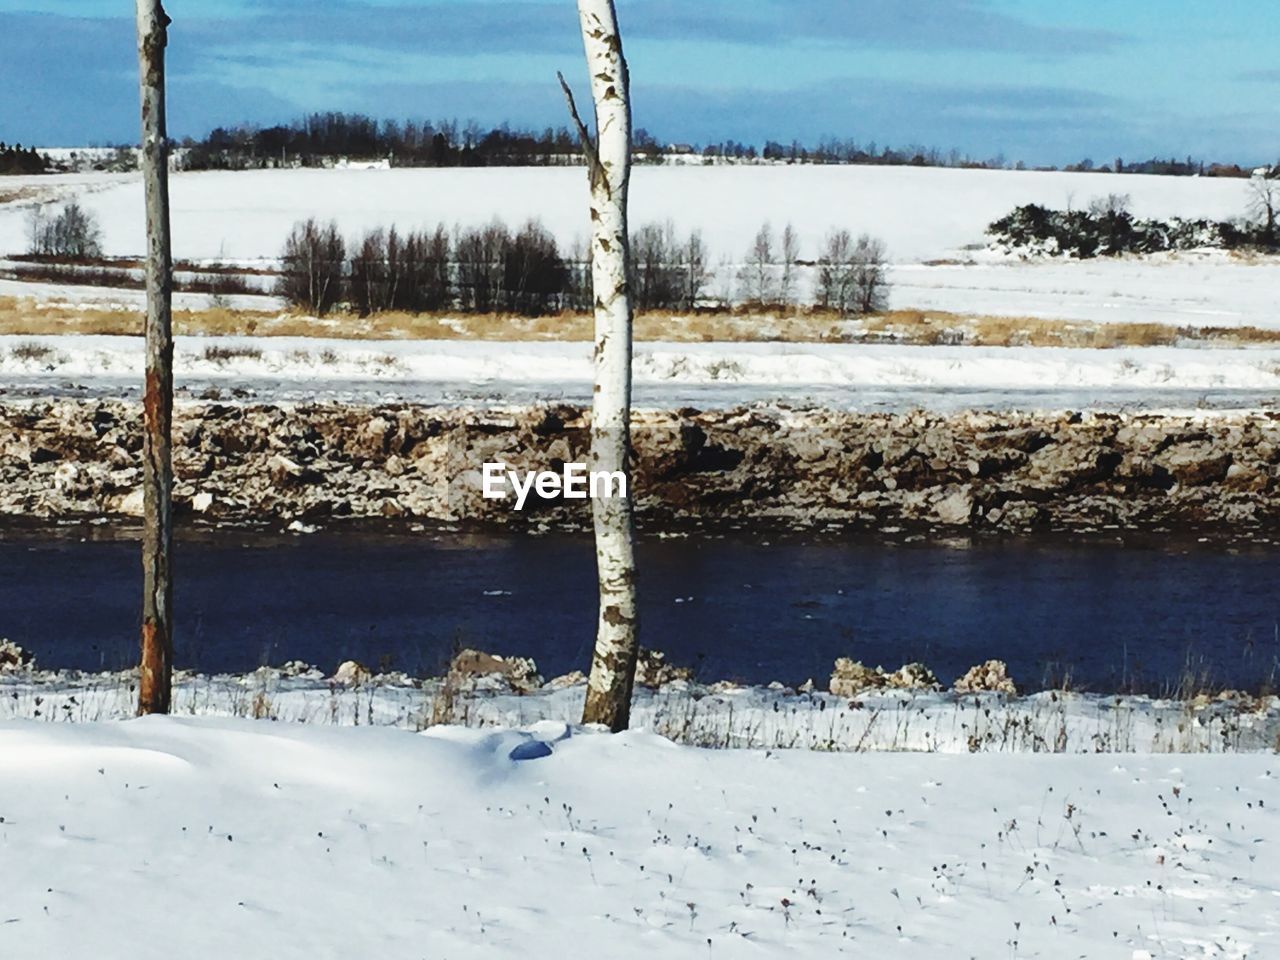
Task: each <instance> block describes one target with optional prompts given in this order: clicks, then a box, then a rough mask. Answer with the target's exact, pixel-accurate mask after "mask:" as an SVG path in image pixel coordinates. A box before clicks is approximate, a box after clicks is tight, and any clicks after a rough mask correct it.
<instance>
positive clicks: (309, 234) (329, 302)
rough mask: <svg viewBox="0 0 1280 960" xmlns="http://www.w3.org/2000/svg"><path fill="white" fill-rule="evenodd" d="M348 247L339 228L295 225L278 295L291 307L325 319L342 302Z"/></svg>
mask: <svg viewBox="0 0 1280 960" xmlns="http://www.w3.org/2000/svg"><path fill="white" fill-rule="evenodd" d="M346 259H347V244H346V241H345V240H344V239H343V237H342V234H341V233H340V232H339V231H338V225H337V223H335V222H332V221H331V222H330V223H328V224H325V225H321V224H319V223H317V222H316V221H315V220H314V219H307V220H305V221H303V222H302V223H295V224H294V225H293V230H291V231H290V232H289V236H288V237H286V238H285V242H284V253H283V255H282V256H281V258H280V260H281V264H280V266H281V273H280V281H279V291H280V294H281V296H283V297H284V298H285V299H286V300H287V301H289V303H291V304H293V305H294V306H298V307H302V308H303V309H304V310H309V311H311V312H312V313H314V314H315V315H316V316H318V317H323V316H324V315H325V314H326V313H328V312H329V311H330V310H331V309H333V308H334V307H335V306H336V305H337V304H338V301H339V300H341V299H342V280H343V269H344V266H345V263H346Z"/></svg>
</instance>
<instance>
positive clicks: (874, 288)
mask: <svg viewBox="0 0 1280 960" xmlns="http://www.w3.org/2000/svg"><path fill="white" fill-rule="evenodd" d="M852 268H853V290H854V293H855V296H856V300H855V302H856V305H857V309H858V312H859V313H878V312H879V311H881V310H884V309H886V308H887V307H888V306H889V281H888V278H887V276H886V273H885V257H884V243H883V242H882V241H880V240H876V239H875V238H873V237H870V236H868V235H867V234H865V233H864V234H863V235H862V236H860V237H859V238H858V242H857V243H856V244H855V245H854V247H853V262H852Z"/></svg>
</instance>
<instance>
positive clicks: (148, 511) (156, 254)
mask: <svg viewBox="0 0 1280 960" xmlns="http://www.w3.org/2000/svg"><path fill="white" fill-rule="evenodd" d="M137 4H138V69H139V73H140V76H141V96H142V180H143V185H144V187H145V191H146V204H147V278H146V289H147V321H146V331H145V332H146V350H147V374H146V376H147V380H146V391H145V393H144V399H143V425H144V434H143V446H142V459H143V476H142V488H143V501H144V520H143V532H142V583H143V587H142V589H143V594H142V665H141V667H142V669H141V677H140V680H139V684H138V713H139V715H141V714H148V713H168V712H169V705H170V699H171V695H172V680H173V676H172V675H173V621H172V616H173V612H172V607H173V580H172V576H171V570H170V556H171V552H172V545H173V508H172V491H173V464H172V461H171V457H170V437H171V434H172V423H173V329H172V317H171V310H170V300H171V295H172V292H173V263H172V255H171V252H170V246H169V150H168V144H167V134H166V131H165V107H164V48H165V44H166V43H167V41H168V26H169V22H170V21H169V18H168V16H166V15H165V12H164V9H163V7H162V6H161V5H160V0H137Z"/></svg>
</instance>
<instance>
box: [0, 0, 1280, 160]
mask: <svg viewBox="0 0 1280 960" xmlns="http://www.w3.org/2000/svg"><path fill="white" fill-rule="evenodd" d="M132 7H133V5H132V4H131V3H128V2H127V0H110V2H107V0H49V2H45V3H41V4H37V3H34V2H32V0H0V84H2V88H3V91H4V95H3V96H2V97H0V139H4V140H7V141H10V142H13V141H22V142H27V143H30V142H37V143H41V144H46V145H55V144H85V143H91V142H98V143H102V142H108V141H130V142H132V141H134V140H136V139H137V133H136V128H137V118H136V113H137V109H136V100H137V95H136V92H135V90H134V86H133V85H134V83H135V82H136V80H135V77H136V69H137V68H136V64H135V61H134V48H133V34H132V30H133V23H132V17H131V15H132ZM166 7H167V9H168V11H169V13H170V15H171V16H172V17H173V19H174V25H173V27H172V32H171V43H170V61H169V69H170V110H169V115H170V128H171V131H172V132H173V133H174V134H175V135H178V136H182V135H185V134H200V133H203V132H204V131H206V130H207V129H208V128H209V127H211V126H214V125H218V124H234V123H239V122H245V121H247V122H253V123H264V124H265V123H272V122H277V121H281V120H286V119H290V118H292V117H294V116H296V115H299V114H301V113H304V112H306V111H310V110H320V109H338V110H357V111H362V112H366V113H371V114H374V115H377V116H384V117H401V118H403V117H415V118H438V117H450V116H456V117H458V118H460V119H463V120H465V119H468V118H474V119H475V120H477V121H479V122H480V123H482V124H486V125H487V124H493V123H498V122H501V121H503V120H508V121H510V122H512V123H513V124H517V125H529V126H538V127H540V126H545V125H548V124H555V125H560V124H562V123H563V122H564V114H563V109H564V108H563V102H562V100H561V99H560V94H559V91H558V89H557V87H556V83H555V72H556V70H557V69H563V70H564V71H565V73H566V75H568V76H570V77H576V78H579V86H580V87H583V86H585V84H583V83H582V81H581V78H582V74H583V72H584V68H583V67H582V62H581V47H580V41H579V38H578V34H577V17H576V8H575V4H574V3H573V2H572V0H258V2H249V0H169V2H168V3H167V4H166ZM618 8H619V17H620V19H621V21H622V28H623V32H624V41H625V43H626V47H627V53H628V56H629V59H630V60H631V65H632V79H633V87H634V98H635V113H636V122H637V123H638V124H639V125H641V126H644V127H647V128H649V129H650V130H652V131H653V132H654V133H655V134H658V135H659V136H661V137H663V138H665V139H667V140H679V141H709V140H721V139H726V138H734V139H739V140H744V141H748V142H756V141H760V140H763V139H764V138H765V137H774V138H777V139H779V140H784V141H786V140H790V139H792V138H799V139H801V140H805V141H815V140H817V139H818V138H820V137H822V136H824V135H836V136H840V137H852V138H856V139H858V140H860V141H863V142H866V141H875V142H877V143H880V144H885V143H891V144H895V145H902V144H909V143H919V144H925V145H930V146H938V147H940V148H943V149H949V148H952V147H956V148H959V149H960V150H961V151H963V152H966V153H969V154H972V155H974V156H976V157H980V158H987V157H991V156H994V155H996V154H998V153H1002V154H1004V155H1005V156H1006V157H1008V158H1009V159H1024V160H1026V161H1028V162H1030V163H1055V164H1062V163H1068V162H1073V161H1076V160H1079V159H1081V158H1083V157H1086V156H1087V157H1091V158H1093V159H1094V160H1096V161H1097V162H1099V163H1105V162H1109V161H1111V160H1112V159H1114V157H1116V156H1117V155H1121V156H1124V157H1125V158H1127V159H1138V158H1146V157H1149V156H1152V155H1155V154H1159V155H1162V156H1164V155H1178V156H1185V155H1188V154H1190V155H1194V156H1196V157H1199V158H1231V159H1236V160H1240V161H1244V162H1251V163H1252V162H1262V161H1274V160H1276V159H1277V158H1278V157H1280V60H1278V59H1277V57H1276V41H1277V38H1278V37H1280V4H1277V3H1275V2H1272V0H1250V2H1246V0H1195V2H1192V0H1068V2H1044V0H1021V2H1015V0H619V3H618ZM122 13H123V14H124V16H121V14H122Z"/></svg>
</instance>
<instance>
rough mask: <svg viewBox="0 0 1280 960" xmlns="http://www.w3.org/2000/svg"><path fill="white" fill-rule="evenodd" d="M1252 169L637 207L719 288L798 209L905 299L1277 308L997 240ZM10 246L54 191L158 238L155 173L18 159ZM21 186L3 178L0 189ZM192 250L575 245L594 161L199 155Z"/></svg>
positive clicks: (1138, 265) (1272, 267)
mask: <svg viewBox="0 0 1280 960" xmlns="http://www.w3.org/2000/svg"><path fill="white" fill-rule="evenodd" d="M1247 191H1248V186H1247V183H1246V182H1244V181H1241V180H1229V179H1211V178H1190V177H1149V176H1129V175H1126V176H1123V177H1116V176H1111V175H1107V174H1078V173H1038V172H1015V171H984V170H945V169H915V168H907V167H896V168H895V167H806V166H797V167H785V166H784V167H778V166H772V167H639V168H637V169H636V172H635V181H634V186H633V190H632V219H633V222H634V223H635V224H636V225H637V226H639V225H641V224H644V223H647V222H665V221H667V220H671V221H673V222H674V223H675V225H676V227H677V229H678V230H679V231H681V232H684V231H687V230H692V229H699V230H701V231H702V233H703V235H704V237H705V239H706V241H707V244H708V246H709V248H710V251H711V265H712V266H713V267H714V268H715V272H716V274H717V279H716V280H715V281H714V282H713V284H712V290H711V291H710V292H711V293H713V294H719V293H721V292H722V289H721V288H722V287H723V285H724V284H726V283H731V282H732V276H733V273H734V269H733V266H732V265H733V264H734V263H737V262H740V261H741V259H742V258H743V256H744V255H745V253H746V250H747V248H748V246H749V244H750V242H751V238H752V237H753V236H754V234H755V231H756V230H757V229H758V228H759V227H760V225H761V224H762V223H764V222H765V221H766V220H767V221H770V222H771V223H772V224H773V226H774V229H775V232H777V231H780V230H781V228H782V227H783V225H785V224H787V223H791V224H794V226H795V228H796V230H797V231H798V234H799V237H800V241H801V257H802V258H807V259H815V258H816V257H817V256H818V254H819V248H820V244H821V242H822V239H823V236H824V235H825V234H826V232H827V231H828V230H830V229H832V228H835V227H839V228H847V229H850V230H852V231H853V232H854V233H855V234H856V233H859V232H864V231H865V232H868V233H871V234H872V235H874V236H877V237H879V238H881V239H882V240H883V241H884V242H885V244H886V246H887V249H888V254H889V258H890V260H891V261H892V262H893V264H894V269H893V270H892V272H891V279H892V281H893V282H894V284H895V286H894V290H893V293H892V296H891V306H892V307H893V308H895V309H914V308H920V309H934V310H946V311H951V312H956V313H974V314H980V315H995V316H1036V317H1046V318H1050V319H1072V320H1092V321H1096V322H1106V321H1129V322H1147V321H1158V322H1163V323H1173V324H1177V325H1188V324H1191V325H1217V326H1241V325H1253V326H1261V327H1266V326H1273V327H1274V326H1277V325H1280V317H1277V315H1276V310H1275V297H1274V294H1273V291H1275V290H1276V289H1280V259H1277V258H1264V259H1262V260H1259V261H1257V262H1243V261H1240V260H1237V259H1234V258H1231V257H1227V256H1225V255H1220V254H1213V255H1209V256H1204V255H1181V256H1178V257H1161V258H1154V259H1152V260H1148V261H1143V260H1133V259H1125V260H1118V261H1107V262H1099V261H1089V262H1083V263H1081V262H1050V263H1036V264H1026V263H1020V262H1016V261H1015V262H1010V261H1006V260H1004V259H1002V258H1000V257H997V256H995V255H993V254H991V253H989V252H986V251H983V250H981V249H979V248H981V247H982V246H983V245H985V243H986V239H987V238H986V236H985V233H984V231H985V229H986V226H987V224H989V223H990V222H991V221H993V220H995V219H997V218H999V217H1001V216H1003V215H1004V214H1006V213H1008V212H1010V211H1011V210H1012V209H1013V208H1014V207H1015V206H1018V205H1019V204H1025V203H1031V202H1037V203H1041V204H1045V205H1047V206H1051V207H1056V208H1068V207H1073V208H1076V209H1079V208H1083V207H1086V206H1087V205H1088V203H1089V202H1090V200H1092V199H1093V198H1095V197H1100V196H1105V195H1106V194H1109V193H1113V192H1120V193H1126V194H1129V195H1131V197H1132V209H1133V212H1134V214H1135V215H1136V216H1139V217H1155V218H1169V217H1175V216H1177V217H1197V218H1199V217H1206V218H1214V219H1230V218H1234V217H1242V216H1244V215H1245V213H1246V210H1247V207H1248V192H1247ZM4 192H7V193H8V194H11V195H12V199H11V200H10V202H9V203H7V204H4V203H0V255H4V254H13V253H20V252H22V251H24V250H25V249H26V246H27V239H26V215H27V210H28V209H29V206H30V204H31V203H32V202H34V200H36V199H56V198H63V199H65V198H69V197H72V196H79V197H80V198H81V199H82V201H83V202H84V203H85V205H86V206H87V207H89V208H90V209H91V210H93V211H94V212H95V213H96V214H97V215H98V217H99V219H100V221H101V223H102V226H103V234H104V235H103V246H104V250H105V252H106V253H108V254H109V255H120V256H137V255H138V254H139V253H140V252H141V251H142V250H143V249H144V244H143V220H142V193H141V185H140V183H139V182H138V181H137V180H136V179H132V178H128V177H122V176H121V175H115V174H102V175H96V176H95V175H88V174H76V175H66V176H53V177H27V178H21V177H14V178H5V180H4V181H3V182H0V193H4ZM0 201H3V196H0ZM172 202H173V232H174V253H175V255H176V256H177V257H179V258H181V259H186V260H197V261H198V260H202V259H219V260H233V261H240V262H244V263H245V264H246V265H260V264H261V263H262V262H263V261H264V260H271V259H273V258H275V257H277V256H278V255H279V252H280V249H281V247H282V245H283V242H284V238H285V236H286V234H287V233H288V231H289V229H290V228H291V227H292V225H293V224H294V222H295V221H297V220H300V219H305V218H306V217H308V216H316V217H319V218H322V219H328V218H334V219H336V220H337V221H338V223H339V224H340V226H341V227H342V229H343V230H344V231H345V232H346V233H347V234H348V235H349V236H355V235H356V234H358V233H360V232H361V231H364V230H367V229H371V228H373V227H378V226H384V227H385V226H390V225H391V224H393V223H395V224H398V225H399V226H400V227H401V228H415V227H422V226H434V225H435V224H436V223H438V222H443V223H445V224H447V225H455V224H460V225H479V224H484V223H487V222H488V221H489V220H490V219H491V218H493V217H495V216H500V217H502V219H503V220H505V221H506V223H507V224H508V225H509V226H512V227H515V226H518V225H519V224H520V223H522V222H523V221H524V220H526V219H529V218H538V219H540V220H542V222H543V223H544V224H545V225H546V226H547V227H548V228H549V229H550V230H551V231H552V232H554V233H555V234H556V236H557V238H558V239H559V240H560V242H561V244H562V246H563V247H565V248H566V249H572V248H573V246H574V245H575V244H576V243H577V242H579V241H580V240H582V239H583V238H585V236H586V234H587V232H588V231H587V227H588V224H587V219H586V209H587V187H586V178H585V175H584V173H583V171H582V170H581V169H578V168H513V169H439V170H429V169H427V170H285V171H270V170H268V171H251V172H241V173H222V172H208V173H186V174H178V175H175V176H174V177H173V179H172Z"/></svg>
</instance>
